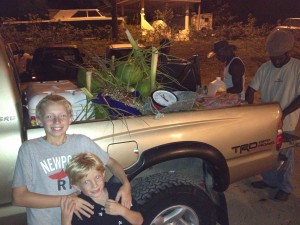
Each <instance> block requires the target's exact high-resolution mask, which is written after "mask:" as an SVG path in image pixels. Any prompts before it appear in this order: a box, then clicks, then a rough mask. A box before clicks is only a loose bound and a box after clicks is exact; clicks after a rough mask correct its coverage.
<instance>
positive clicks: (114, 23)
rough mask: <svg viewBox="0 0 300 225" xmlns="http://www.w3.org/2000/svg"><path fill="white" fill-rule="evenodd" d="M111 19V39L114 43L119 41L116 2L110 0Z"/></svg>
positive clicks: (115, 0)
mask: <svg viewBox="0 0 300 225" xmlns="http://www.w3.org/2000/svg"><path fill="white" fill-rule="evenodd" d="M111 17H112V21H111V22H112V24H111V25H112V39H113V41H114V42H117V41H118V40H119V32H118V13H117V0H111Z"/></svg>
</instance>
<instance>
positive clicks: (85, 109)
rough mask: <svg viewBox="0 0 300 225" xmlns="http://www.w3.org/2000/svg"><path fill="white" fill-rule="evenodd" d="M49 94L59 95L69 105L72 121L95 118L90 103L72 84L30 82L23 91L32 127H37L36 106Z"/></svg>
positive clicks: (63, 82) (66, 81) (65, 82)
mask: <svg viewBox="0 0 300 225" xmlns="http://www.w3.org/2000/svg"><path fill="white" fill-rule="evenodd" d="M49 94H57V95H61V96H63V97H65V98H66V99H67V100H68V101H69V102H70V103H71V105H72V110H73V119H74V121H82V120H88V119H94V118H95V115H94V108H93V105H92V102H88V101H87V98H86V95H85V94H84V93H83V92H82V91H81V90H80V89H79V88H78V87H77V86H76V85H75V84H73V83H72V82H70V81H68V80H62V81H47V82H32V83H30V84H28V86H27V88H26V90H25V96H26V98H27V103H28V112H29V119H30V121H31V124H32V125H37V123H36V113H35V108H36V106H37V104H38V103H39V101H40V100H41V99H42V98H44V97H45V96H47V95H49Z"/></svg>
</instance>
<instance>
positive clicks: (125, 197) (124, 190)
mask: <svg viewBox="0 0 300 225" xmlns="http://www.w3.org/2000/svg"><path fill="white" fill-rule="evenodd" d="M120 199H121V204H122V205H123V206H125V207H126V208H128V209H130V208H131V206H132V204H131V201H132V196H131V188H130V184H129V183H128V184H123V185H122V186H121V187H120V189H119V191H118V193H117V196H116V199H115V200H116V202H119V201H120Z"/></svg>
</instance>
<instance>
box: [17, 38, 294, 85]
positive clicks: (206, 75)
mask: <svg viewBox="0 0 300 225" xmlns="http://www.w3.org/2000/svg"><path fill="white" fill-rule="evenodd" d="M220 39H222V38H217V37H208V36H207V37H202V38H198V40H196V41H181V42H172V46H171V52H170V54H171V55H174V56H177V57H182V58H189V57H191V56H192V55H195V54H198V55H199V56H200V74H201V81H202V85H208V84H209V82H211V81H212V80H214V79H215V77H216V76H223V68H224V65H223V64H222V63H221V62H219V61H218V60H217V59H216V58H212V59H207V57H206V56H207V54H208V53H209V52H210V51H211V49H212V47H213V44H214V42H216V41H218V40H220ZM265 40H266V36H258V35H256V36H254V37H252V38H241V39H237V40H229V42H230V44H234V45H236V46H237V51H236V55H237V56H239V57H240V58H241V59H242V60H243V62H244V63H245V67H246V82H245V85H246V87H247V86H248V84H249V82H250V81H251V79H252V77H253V76H254V74H255V72H256V70H257V69H258V68H259V66H260V65H261V64H262V63H264V62H266V61H267V60H268V56H267V54H266V52H265ZM20 44H21V46H22V48H23V49H24V50H29V52H30V53H31V52H32V51H31V50H32V49H33V48H32V46H31V45H30V43H20ZM72 44H77V45H78V46H79V48H80V49H81V51H83V52H85V53H86V55H87V56H88V55H90V54H92V55H94V56H95V55H100V56H103V55H104V54H105V47H106V46H108V45H109V44H110V42H109V41H101V40H92V39H88V40H85V39H82V40H81V41H77V42H72ZM156 45H157V46H158V43H157V44H156ZM157 46H156V47H157ZM30 47H31V48H30ZM291 54H292V56H294V57H295V58H299V59H300V41H299V39H298V40H297V41H296V43H295V48H294V50H293V51H292V52H291ZM87 58H88V57H87Z"/></svg>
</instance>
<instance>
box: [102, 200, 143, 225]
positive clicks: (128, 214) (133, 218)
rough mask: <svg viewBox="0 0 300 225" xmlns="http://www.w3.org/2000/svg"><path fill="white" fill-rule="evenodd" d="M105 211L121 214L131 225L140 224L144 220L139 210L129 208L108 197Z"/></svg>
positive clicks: (110, 213)
mask: <svg viewBox="0 0 300 225" xmlns="http://www.w3.org/2000/svg"><path fill="white" fill-rule="evenodd" d="M105 213H107V214H109V215H114V216H117V215H119V216H122V217H123V218H124V219H126V220H127V221H128V222H129V223H130V224H132V225H141V224H142V223H143V221H144V219H143V216H142V214H141V213H140V212H137V211H133V210H130V209H128V208H126V207H124V206H123V205H121V204H119V203H117V202H116V201H114V200H112V199H108V200H107V202H106V203H105Z"/></svg>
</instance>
